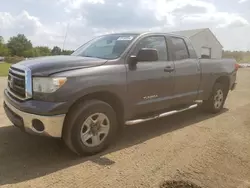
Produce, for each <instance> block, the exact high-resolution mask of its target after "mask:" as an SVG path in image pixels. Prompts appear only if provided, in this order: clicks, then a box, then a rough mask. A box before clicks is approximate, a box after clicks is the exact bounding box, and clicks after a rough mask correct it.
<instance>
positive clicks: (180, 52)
mask: <svg viewBox="0 0 250 188" xmlns="http://www.w3.org/2000/svg"><path fill="white" fill-rule="evenodd" d="M171 40H172V43H173V47H174V49H173V50H174V54H175V60H182V59H188V58H189V54H188V50H187V47H186V44H185V42H184V40H183V39H182V38H177V37H172V38H171Z"/></svg>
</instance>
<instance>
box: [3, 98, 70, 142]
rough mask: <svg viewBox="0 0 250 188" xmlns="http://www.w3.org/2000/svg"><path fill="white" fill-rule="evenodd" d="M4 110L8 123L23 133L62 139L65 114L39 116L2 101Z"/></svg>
mask: <svg viewBox="0 0 250 188" xmlns="http://www.w3.org/2000/svg"><path fill="white" fill-rule="evenodd" d="M4 109H5V113H6V115H7V117H8V118H9V119H10V121H11V122H12V123H13V124H14V125H15V126H17V127H19V128H20V129H22V130H23V131H25V132H28V133H31V134H36V135H43V136H50V137H55V138H61V137H62V129H63V122H64V119H65V116H66V115H65V114H61V115H53V116H41V115H35V114H31V113H26V112H23V111H21V110H19V109H17V108H16V107H14V106H13V105H11V104H10V103H9V102H8V101H7V100H4Z"/></svg>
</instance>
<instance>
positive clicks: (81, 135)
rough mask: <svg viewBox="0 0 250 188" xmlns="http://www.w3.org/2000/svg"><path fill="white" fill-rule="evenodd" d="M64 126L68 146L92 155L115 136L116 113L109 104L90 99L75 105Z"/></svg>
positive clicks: (102, 148)
mask: <svg viewBox="0 0 250 188" xmlns="http://www.w3.org/2000/svg"><path fill="white" fill-rule="evenodd" d="M64 126H65V127H64V131H63V139H64V141H65V143H66V144H67V145H68V147H69V148H70V149H71V150H72V151H74V152H76V153H78V154H80V155H82V154H85V155H92V154H95V153H98V152H101V151H102V150H104V149H105V148H107V147H108V146H109V145H110V143H111V142H112V140H113V138H114V137H115V135H116V131H117V120H116V114H115V112H114V110H113V108H112V107H111V106H110V105H109V104H107V103H105V102H103V101H99V100H91V101H87V102H84V103H80V104H78V105H77V106H75V108H74V109H73V110H72V111H71V112H70V114H69V116H68V117H67V120H66V123H65V125H64Z"/></svg>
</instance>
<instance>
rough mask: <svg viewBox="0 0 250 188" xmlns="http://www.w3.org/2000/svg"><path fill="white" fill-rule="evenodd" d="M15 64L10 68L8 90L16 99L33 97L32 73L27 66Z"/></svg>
mask: <svg viewBox="0 0 250 188" xmlns="http://www.w3.org/2000/svg"><path fill="white" fill-rule="evenodd" d="M17 67H18V65H13V66H11V68H10V69H9V75H8V87H7V90H8V92H9V94H10V95H11V97H13V98H15V99H16V100H26V99H28V98H30V97H31V95H30V93H32V91H29V90H30V89H31V87H30V84H31V73H30V71H29V69H27V68H24V67H23V68H20V67H18V68H17Z"/></svg>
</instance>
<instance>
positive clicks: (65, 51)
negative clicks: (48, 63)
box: [61, 50, 74, 55]
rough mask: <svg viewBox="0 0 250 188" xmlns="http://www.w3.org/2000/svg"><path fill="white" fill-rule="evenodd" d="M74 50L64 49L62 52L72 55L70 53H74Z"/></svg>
mask: <svg viewBox="0 0 250 188" xmlns="http://www.w3.org/2000/svg"><path fill="white" fill-rule="evenodd" d="M73 52H74V51H72V50H63V51H62V52H61V54H62V55H70V54H72V53H73Z"/></svg>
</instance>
